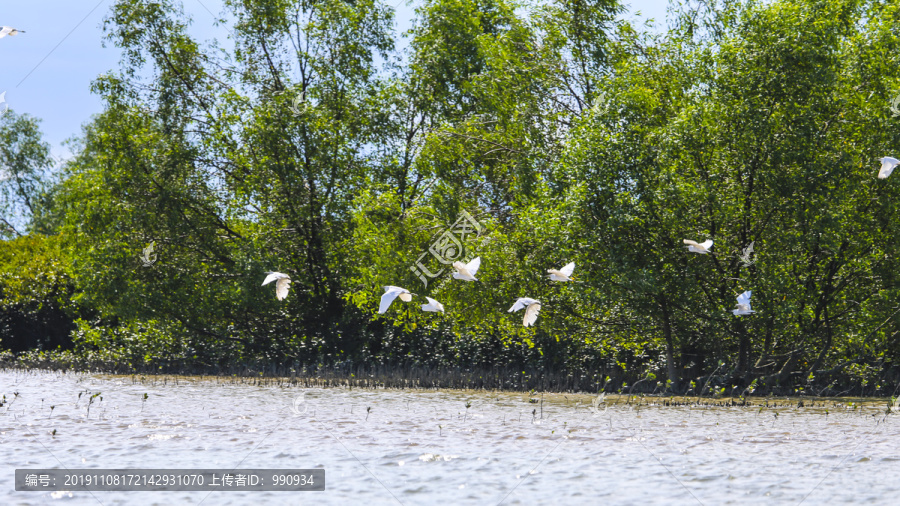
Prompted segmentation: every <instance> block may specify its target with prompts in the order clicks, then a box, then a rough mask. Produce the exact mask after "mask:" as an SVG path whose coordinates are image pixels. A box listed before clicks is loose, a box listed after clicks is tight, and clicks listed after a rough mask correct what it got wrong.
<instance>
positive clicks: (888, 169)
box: [878, 156, 900, 179]
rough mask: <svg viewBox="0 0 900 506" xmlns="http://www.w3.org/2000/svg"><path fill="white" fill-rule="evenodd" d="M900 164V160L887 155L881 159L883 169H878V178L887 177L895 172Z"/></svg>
mask: <svg viewBox="0 0 900 506" xmlns="http://www.w3.org/2000/svg"><path fill="white" fill-rule="evenodd" d="M898 164H900V160H897V159H896V158H892V157H890V156H886V157H884V158H882V159H881V170H879V171H878V179H886V178H887V177H888V176H890V175H891V173H892V172H894V167H896V166H897V165H898Z"/></svg>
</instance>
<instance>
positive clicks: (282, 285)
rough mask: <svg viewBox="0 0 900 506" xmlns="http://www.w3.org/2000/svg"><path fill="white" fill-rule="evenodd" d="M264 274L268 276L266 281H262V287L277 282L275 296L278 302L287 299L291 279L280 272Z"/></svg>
mask: <svg viewBox="0 0 900 506" xmlns="http://www.w3.org/2000/svg"><path fill="white" fill-rule="evenodd" d="M266 274H268V276H266V279H265V280H264V281H263V286H265V285H268V284H269V283H271V282H272V281H276V280H277V282H276V283H275V296H276V297H278V300H284V298H285V297H287V294H288V289H289V288H290V284H291V277H290V276H288V275H287V274H282V273H280V272H267V273H266Z"/></svg>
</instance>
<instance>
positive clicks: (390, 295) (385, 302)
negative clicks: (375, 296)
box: [378, 286, 404, 313]
mask: <svg viewBox="0 0 900 506" xmlns="http://www.w3.org/2000/svg"><path fill="white" fill-rule="evenodd" d="M403 291H404V290H403V289H402V288H400V287H397V286H386V287H384V295H382V296H381V304H380V305H379V306H378V312H379V313H384V312H385V311H387V310H388V308H389V307H391V302H394V299H396V298H397V296H398V295H400V294H401V293H403Z"/></svg>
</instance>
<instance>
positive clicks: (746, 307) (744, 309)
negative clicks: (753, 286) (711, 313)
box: [731, 290, 756, 316]
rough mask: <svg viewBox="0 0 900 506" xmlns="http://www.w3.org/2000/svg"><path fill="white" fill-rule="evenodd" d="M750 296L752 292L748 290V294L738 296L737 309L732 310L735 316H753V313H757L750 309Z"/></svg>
mask: <svg viewBox="0 0 900 506" xmlns="http://www.w3.org/2000/svg"><path fill="white" fill-rule="evenodd" d="M750 294H751V291H750V290H747V291H746V292H744V293H742V294H740V295H738V297H737V309H732V310H731V312H732V313H734V315H735V316H741V315H744V314H751V313H755V312H756V311H754V310H752V309H750Z"/></svg>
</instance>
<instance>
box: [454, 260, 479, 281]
mask: <svg viewBox="0 0 900 506" xmlns="http://www.w3.org/2000/svg"><path fill="white" fill-rule="evenodd" d="M479 267H481V257H475V258H474V259H472V261H471V262H469V263H467V264H464V263H462V262H453V268H454V269H456V270H457V272H454V273H453V278H454V279H461V280H463V281H478V280H477V279H475V273H477V272H478V268H479Z"/></svg>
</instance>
